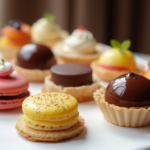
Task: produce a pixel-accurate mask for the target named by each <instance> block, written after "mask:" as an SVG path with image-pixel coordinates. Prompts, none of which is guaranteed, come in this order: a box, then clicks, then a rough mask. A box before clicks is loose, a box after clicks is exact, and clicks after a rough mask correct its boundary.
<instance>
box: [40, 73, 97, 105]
mask: <svg viewBox="0 0 150 150" xmlns="http://www.w3.org/2000/svg"><path fill="white" fill-rule="evenodd" d="M99 87H100V85H99V82H98V81H95V82H94V83H92V84H91V85H83V86H79V87H62V86H60V85H56V84H55V83H54V82H53V81H51V76H50V75H48V76H47V77H46V78H45V87H44V88H43V89H42V92H63V93H67V94H70V95H72V96H74V97H75V98H76V99H77V100H78V102H85V101H90V100H93V92H94V91H95V90H97V89H98V88H99Z"/></svg>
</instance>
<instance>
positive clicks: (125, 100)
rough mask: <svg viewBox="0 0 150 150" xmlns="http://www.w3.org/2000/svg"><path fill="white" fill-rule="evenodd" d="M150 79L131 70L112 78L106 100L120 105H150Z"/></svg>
mask: <svg viewBox="0 0 150 150" xmlns="http://www.w3.org/2000/svg"><path fill="white" fill-rule="evenodd" d="M149 90H150V80H148V79H147V78H145V77H143V76H141V75H138V74H135V73H131V72H129V73H128V74H124V75H121V76H119V77H118V78H116V79H114V80H112V81H111V82H110V84H109V85H108V87H107V89H106V93H105V101H106V102H108V103H109V104H114V105H116V106H120V107H144V106H150V92H149Z"/></svg>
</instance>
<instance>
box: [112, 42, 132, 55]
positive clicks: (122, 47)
mask: <svg viewBox="0 0 150 150" xmlns="http://www.w3.org/2000/svg"><path fill="white" fill-rule="evenodd" d="M110 44H111V46H112V47H115V48H118V49H119V50H120V52H121V53H122V54H123V53H124V52H125V50H126V49H128V48H129V47H130V45H131V41H130V40H126V41H123V42H122V43H120V42H119V41H117V40H114V39H113V40H111V41H110Z"/></svg>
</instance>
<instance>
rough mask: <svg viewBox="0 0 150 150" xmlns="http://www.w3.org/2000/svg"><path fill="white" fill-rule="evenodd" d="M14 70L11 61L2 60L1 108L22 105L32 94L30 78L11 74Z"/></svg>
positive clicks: (0, 80)
mask: <svg viewBox="0 0 150 150" xmlns="http://www.w3.org/2000/svg"><path fill="white" fill-rule="evenodd" d="M13 70H14V66H13V65H12V64H11V63H9V62H4V60H3V59H2V60H1V61H0V110H4V109H12V108H17V107H21V105H22V102H23V100H24V99H25V98H26V97H28V96H29V95H30V93H29V92H28V86H29V82H28V80H27V79H26V78H24V77H23V76H21V75H17V74H11V73H12V72H13ZM10 74H11V75H10Z"/></svg>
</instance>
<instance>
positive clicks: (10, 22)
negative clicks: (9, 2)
mask: <svg viewBox="0 0 150 150" xmlns="http://www.w3.org/2000/svg"><path fill="white" fill-rule="evenodd" d="M8 24H9V25H10V26H12V27H14V28H15V29H20V25H21V21H19V20H16V21H13V20H11V21H9V22H8Z"/></svg>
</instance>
